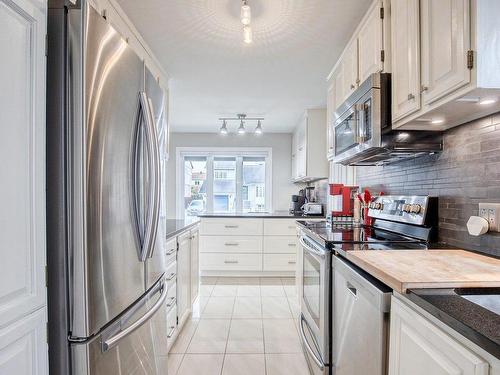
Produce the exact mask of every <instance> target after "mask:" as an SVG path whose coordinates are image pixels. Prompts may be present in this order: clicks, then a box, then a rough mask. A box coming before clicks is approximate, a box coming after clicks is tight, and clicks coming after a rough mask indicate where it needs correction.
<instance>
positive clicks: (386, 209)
mask: <svg viewBox="0 0 500 375" xmlns="http://www.w3.org/2000/svg"><path fill="white" fill-rule="evenodd" d="M429 201H430V198H429V197H428V196H404V195H401V196H395V195H382V196H380V197H377V198H375V199H374V200H373V201H372V202H370V203H369V204H368V215H369V216H371V217H373V218H377V219H384V220H390V221H396V222H402V223H408V224H415V225H424V224H425V221H426V215H427V212H428V207H429Z"/></svg>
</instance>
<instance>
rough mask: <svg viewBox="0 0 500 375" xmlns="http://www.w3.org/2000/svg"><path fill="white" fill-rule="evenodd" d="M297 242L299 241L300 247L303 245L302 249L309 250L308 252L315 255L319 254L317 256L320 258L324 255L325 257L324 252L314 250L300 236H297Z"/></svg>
mask: <svg viewBox="0 0 500 375" xmlns="http://www.w3.org/2000/svg"><path fill="white" fill-rule="evenodd" d="M299 242H300V244H301V245H302V247H303V248H304V249H306V250H307V251H308V252H310V253H312V254H315V255H317V256H319V257H321V258H324V257H325V254H324V253H322V252H321V251H318V250H316V249H315V248H313V247H311V246H309V245H308V244H306V242H305V241H304V240H303V238H302V237H300V238H299Z"/></svg>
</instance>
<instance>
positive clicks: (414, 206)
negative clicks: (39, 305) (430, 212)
mask: <svg viewBox="0 0 500 375" xmlns="http://www.w3.org/2000/svg"><path fill="white" fill-rule="evenodd" d="M421 211H422V206H421V205H419V204H412V205H411V208H410V212H413V213H414V214H418V213H419V212H421Z"/></svg>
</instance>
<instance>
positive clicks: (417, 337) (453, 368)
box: [389, 297, 489, 375]
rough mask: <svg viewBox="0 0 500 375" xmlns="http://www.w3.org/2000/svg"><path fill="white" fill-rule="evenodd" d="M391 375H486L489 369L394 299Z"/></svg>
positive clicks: (390, 357) (438, 329) (392, 309)
mask: <svg viewBox="0 0 500 375" xmlns="http://www.w3.org/2000/svg"><path fill="white" fill-rule="evenodd" d="M389 347H390V348H389V375H420V374H426V375H447V374H449V375H452V374H461V375H487V374H488V373H489V365H488V363H487V362H485V361H484V360H483V359H482V358H480V357H479V356H477V355H476V354H474V353H472V352H471V351H469V349H467V348H465V347H464V346H463V345H462V344H460V343H459V342H458V341H456V340H455V339H453V338H452V337H450V336H448V335H447V334H446V333H445V332H443V331H442V330H441V329H440V328H438V327H436V326H435V325H434V324H432V323H431V322H429V321H428V320H427V319H425V318H424V317H423V316H421V315H420V314H418V313H417V312H416V311H414V310H412V309H411V308H410V307H408V306H406V305H405V304H403V302H401V301H399V300H398V299H397V298H395V297H392V304H391V328H390V343H389Z"/></svg>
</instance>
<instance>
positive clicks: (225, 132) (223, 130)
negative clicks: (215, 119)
mask: <svg viewBox="0 0 500 375" xmlns="http://www.w3.org/2000/svg"><path fill="white" fill-rule="evenodd" d="M220 133H221V134H222V135H226V134H227V133H228V131H227V123H226V120H223V121H222V126H221V128H220Z"/></svg>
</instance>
